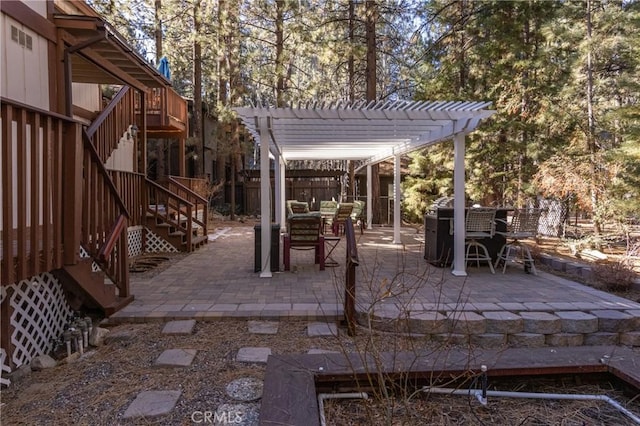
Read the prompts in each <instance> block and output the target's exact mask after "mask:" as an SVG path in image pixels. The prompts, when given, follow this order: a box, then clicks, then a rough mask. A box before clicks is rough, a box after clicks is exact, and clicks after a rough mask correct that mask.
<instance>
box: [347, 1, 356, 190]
mask: <svg viewBox="0 0 640 426" xmlns="http://www.w3.org/2000/svg"><path fill="white" fill-rule="evenodd" d="M355 15H356V13H355V2H352V1H350V2H349V59H348V61H347V73H348V78H349V82H348V84H349V101H350V102H353V101H354V99H355V98H356V83H355V80H356V79H355V73H356V71H355V68H356V67H355V62H356V61H355V55H354V54H353V51H354V49H355V19H356V16H355ZM347 164H348V169H349V189H350V191H349V192H350V193H351V196H352V198H353V200H355V199H356V195H357V194H356V180H355V179H356V169H355V164H354V162H353V161H351V160H349V161H348V162H347Z"/></svg>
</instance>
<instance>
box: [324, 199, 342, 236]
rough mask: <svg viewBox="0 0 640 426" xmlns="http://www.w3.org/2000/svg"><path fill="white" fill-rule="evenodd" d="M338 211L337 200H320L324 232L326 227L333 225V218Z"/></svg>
mask: <svg viewBox="0 0 640 426" xmlns="http://www.w3.org/2000/svg"><path fill="white" fill-rule="evenodd" d="M337 211H338V203H337V202H336V201H331V200H328V201H320V216H322V232H325V227H326V226H327V225H328V226H332V225H333V218H334V217H335V215H336V212H337Z"/></svg>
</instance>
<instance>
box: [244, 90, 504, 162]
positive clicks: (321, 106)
mask: <svg viewBox="0 0 640 426" xmlns="http://www.w3.org/2000/svg"><path fill="white" fill-rule="evenodd" d="M489 105H490V103H489V102H460V101H452V102H444V101H438V102H428V101H424V102H417V101H378V102H368V103H367V102H356V103H342V102H335V103H328V104H327V103H317V102H315V103H309V104H307V105H306V106H301V105H298V106H297V107H293V106H291V107H284V108H273V107H263V106H258V107H242V108H235V111H236V112H237V113H238V115H239V117H240V118H241V120H242V122H243V123H244V125H245V126H246V127H247V128H248V130H249V132H250V133H251V134H252V135H253V136H254V138H255V139H256V141H261V138H260V120H261V119H265V120H266V126H267V129H268V134H269V139H270V140H269V142H270V152H271V153H272V154H273V155H274V156H276V157H277V156H280V157H281V158H282V159H283V160H284V161H285V162H286V161H288V160H328V159H331V160H365V162H366V163H376V162H380V161H383V160H385V159H387V158H389V157H392V156H394V155H396V154H406V153H408V152H411V151H414V150H416V149H419V148H421V147H424V146H428V145H431V144H434V143H437V142H440V141H443V140H446V139H451V138H452V137H453V135H455V134H458V133H469V132H471V131H473V130H474V129H475V128H476V127H477V126H478V124H479V122H480V120H482V119H484V118H487V117H489V116H491V115H492V114H493V113H494V112H495V111H492V110H488V109H486V108H487V107H488V106H489Z"/></svg>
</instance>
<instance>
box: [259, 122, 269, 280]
mask: <svg viewBox="0 0 640 426" xmlns="http://www.w3.org/2000/svg"><path fill="white" fill-rule="evenodd" d="M269 175H270V173H269V129H268V127H267V119H266V118H264V117H261V118H260V225H261V226H262V230H261V233H260V238H261V245H260V254H261V259H260V260H261V265H262V269H261V271H262V272H260V278H271V179H270V176H269Z"/></svg>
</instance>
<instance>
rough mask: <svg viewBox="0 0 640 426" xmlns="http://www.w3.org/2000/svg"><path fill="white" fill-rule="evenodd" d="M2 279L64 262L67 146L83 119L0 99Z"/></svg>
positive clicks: (23, 276)
mask: <svg viewBox="0 0 640 426" xmlns="http://www.w3.org/2000/svg"><path fill="white" fill-rule="evenodd" d="M1 101H2V102H1V103H2V106H1V113H0V119H1V120H2V136H1V137H2V148H1V150H0V170H1V172H0V194H1V195H0V200H1V202H2V213H1V214H2V220H1V221H0V235H1V237H0V260H1V262H0V263H1V265H0V266H1V268H0V269H1V270H2V273H1V284H2V285H9V284H12V283H15V282H18V281H20V280H23V279H26V278H29V277H32V276H35V275H39V274H41V273H43V272H46V271H50V270H53V269H57V268H60V267H61V266H62V264H63V251H62V248H63V235H62V221H63V215H62V204H63V192H62V188H63V169H62V161H63V147H64V146H65V145H73V144H76V145H78V144H79V138H80V124H79V123H77V122H75V121H74V120H71V119H69V118H68V117H64V116H61V115H57V114H54V113H51V112H48V111H42V110H39V109H36V108H33V107H30V106H27V105H23V104H20V103H17V102H14V101H11V100H8V99H5V98H2V99H1Z"/></svg>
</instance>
